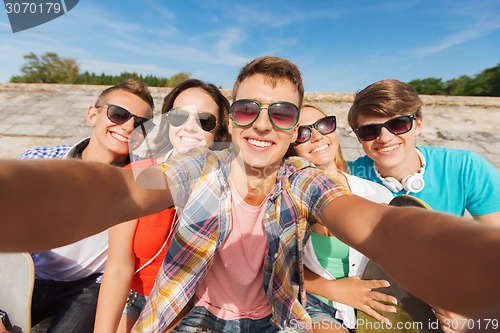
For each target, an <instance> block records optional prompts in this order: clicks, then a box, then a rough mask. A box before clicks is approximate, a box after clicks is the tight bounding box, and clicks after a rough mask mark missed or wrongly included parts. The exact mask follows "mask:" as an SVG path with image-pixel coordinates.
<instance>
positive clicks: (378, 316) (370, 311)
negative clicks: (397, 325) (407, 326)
mask: <svg viewBox="0 0 500 333" xmlns="http://www.w3.org/2000/svg"><path fill="white" fill-rule="evenodd" d="M362 310H363V312H364V313H366V314H367V315H369V316H371V317H373V318H375V319H376V320H378V321H381V322H383V323H386V324H387V325H392V323H391V321H390V320H389V319H388V318H386V317H384V316H383V315H381V314H380V313H378V312H377V311H375V310H373V309H372V308H371V307H369V306H366V307H363V309H362Z"/></svg>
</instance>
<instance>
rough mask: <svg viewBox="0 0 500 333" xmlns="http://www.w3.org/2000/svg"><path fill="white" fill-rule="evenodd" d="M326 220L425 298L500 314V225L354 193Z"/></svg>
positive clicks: (476, 314) (334, 205)
mask: <svg viewBox="0 0 500 333" xmlns="http://www.w3.org/2000/svg"><path fill="white" fill-rule="evenodd" d="M322 220H323V223H324V224H325V226H326V227H327V228H328V229H329V230H330V231H331V232H332V233H333V234H334V235H336V236H337V237H339V238H340V239H341V240H342V241H344V242H345V243H347V244H349V245H350V246H352V247H354V248H355V249H357V250H358V251H360V252H362V253H363V254H365V255H366V256H367V257H369V258H370V259H372V260H374V261H375V262H376V263H378V264H379V265H380V266H381V267H382V268H383V269H384V270H385V271H386V272H387V273H388V274H389V275H390V276H392V277H393V278H394V279H395V280H396V281H398V282H399V283H400V284H401V285H402V286H403V287H404V288H406V289H407V290H409V291H410V292H412V293H413V294H415V295H416V296H418V297H420V298H421V299H422V300H424V301H426V302H428V303H430V304H433V305H435V306H438V307H442V308H446V309H449V310H451V311H455V312H457V313H461V314H463V315H466V316H469V317H471V318H481V317H482V315H484V314H485V313H486V312H488V311H489V312H490V313H491V312H492V311H493V313H500V311H498V310H500V301H499V300H500V285H499V284H498V281H500V270H498V269H497V268H496V266H495V264H494V263H498V262H499V260H500V228H496V227H492V226H487V225H482V224H479V223H470V222H469V221H467V220H464V219H461V218H457V217H453V216H451V215H446V214H441V213H435V212H429V211H427V210H424V209H419V208H396V207H389V206H384V205H377V204H374V203H372V202H369V201H367V200H364V199H362V198H360V197H356V196H354V195H344V196H341V197H339V198H337V199H335V200H333V201H332V202H331V203H330V204H329V205H328V206H327V207H326V208H325V210H324V212H323V217H322ZM495 310H496V311H495Z"/></svg>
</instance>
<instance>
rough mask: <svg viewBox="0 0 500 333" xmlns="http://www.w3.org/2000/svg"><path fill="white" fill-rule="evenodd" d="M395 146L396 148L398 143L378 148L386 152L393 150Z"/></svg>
mask: <svg viewBox="0 0 500 333" xmlns="http://www.w3.org/2000/svg"><path fill="white" fill-rule="evenodd" d="M397 148H398V145H394V146H390V147H384V148H380V149H379V150H380V151H381V152H383V153H387V152H390V151H393V150H395V149H397Z"/></svg>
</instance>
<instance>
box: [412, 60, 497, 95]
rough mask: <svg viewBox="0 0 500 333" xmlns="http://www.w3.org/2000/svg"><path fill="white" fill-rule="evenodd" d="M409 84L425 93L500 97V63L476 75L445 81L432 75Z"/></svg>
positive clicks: (419, 91) (420, 92)
mask: <svg viewBox="0 0 500 333" xmlns="http://www.w3.org/2000/svg"><path fill="white" fill-rule="evenodd" d="M408 84H410V85H411V86H413V87H414V88H415V89H416V90H417V91H418V93H419V94H425V95H450V96H496V97H500V64H498V65H496V66H495V67H492V68H486V69H485V70H483V71H482V72H481V73H479V74H477V75H475V76H474V77H470V76H467V75H462V76H460V77H459V78H457V79H451V80H448V81H444V82H443V80H442V79H438V78H433V77H430V78H427V79H421V80H412V81H410V82H408Z"/></svg>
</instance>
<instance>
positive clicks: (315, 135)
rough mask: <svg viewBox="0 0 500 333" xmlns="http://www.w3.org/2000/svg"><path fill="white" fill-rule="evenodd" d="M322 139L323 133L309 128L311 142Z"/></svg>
mask: <svg viewBox="0 0 500 333" xmlns="http://www.w3.org/2000/svg"><path fill="white" fill-rule="evenodd" d="M322 139H323V134H321V133H320V132H318V130H317V129H315V128H314V127H313V128H311V142H318V141H321V140H322Z"/></svg>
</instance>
